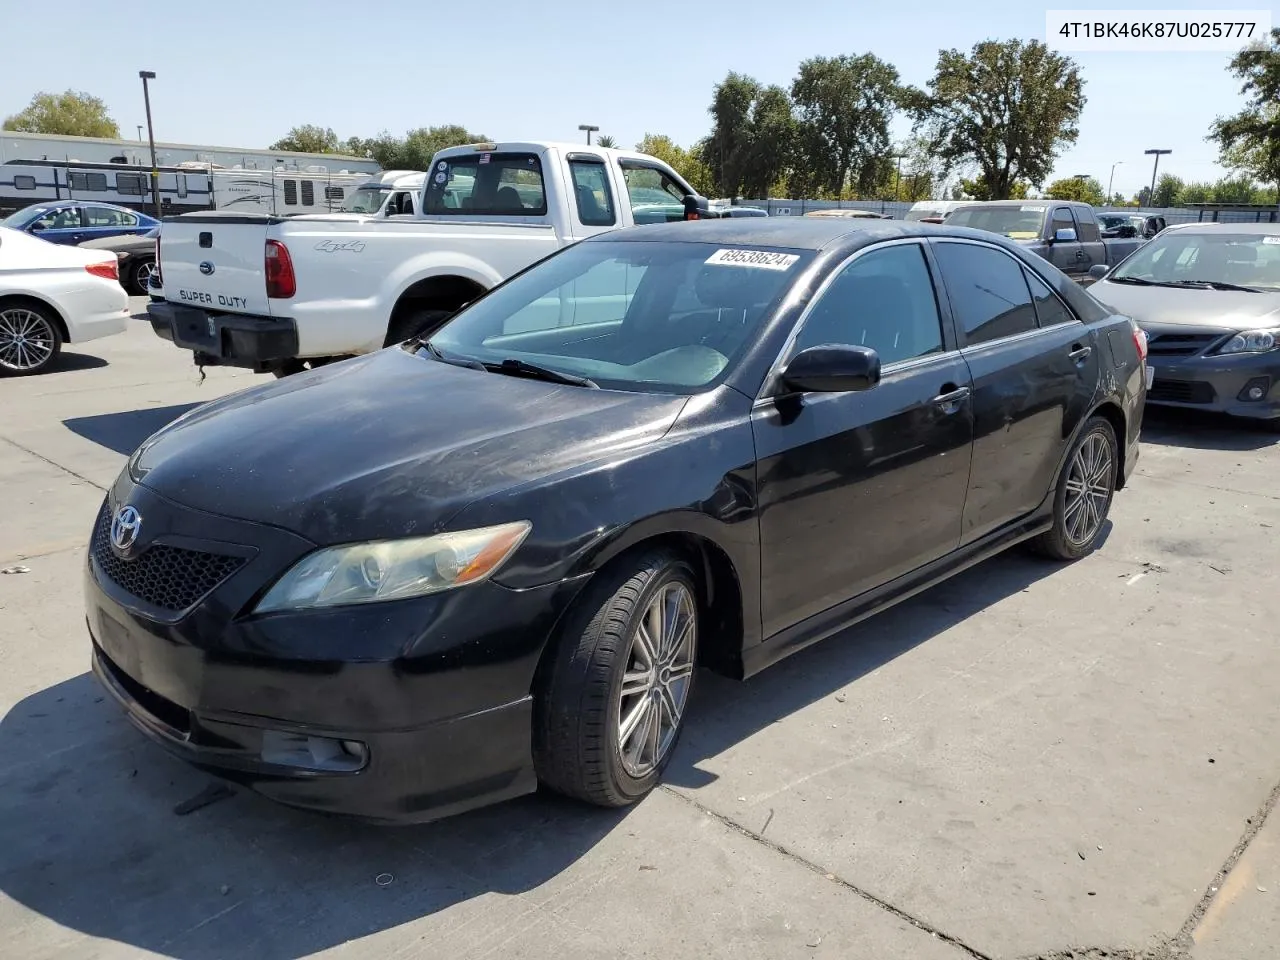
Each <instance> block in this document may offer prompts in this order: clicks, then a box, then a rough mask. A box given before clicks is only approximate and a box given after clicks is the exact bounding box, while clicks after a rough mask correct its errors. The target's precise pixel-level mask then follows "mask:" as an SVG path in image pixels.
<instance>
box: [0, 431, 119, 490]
mask: <svg viewBox="0 0 1280 960" xmlns="http://www.w3.org/2000/svg"><path fill="white" fill-rule="evenodd" d="M0 441H3V442H5V443H7V444H9V446H11V447H14V448H15V449H17V450H21V451H22V452H23V453H25V454H26V455H27V456H29V457H35V458H36V459H37V460H41V461H43V462H44V463H47V464H48V465H49V466H51V467H54V468H55V469H58V470H61V471H62V472H63V473H65V474H67V475H68V476H71V477H75V478H76V479H77V480H79V481H81V482H83V483H87V484H89V486H91V487H95V488H96V489H98V490H101V491H102V492H103V493H106V492H107V488H106V487H104V486H103V485H102V484H100V483H98V482H96V481H94V480H90V479H89V478H88V477H86V476H84V475H83V474H80V473H76V472H75V471H74V470H72V469H71V468H70V467H64V466H63V465H62V464H60V463H58V461H56V460H50V459H49V458H48V457H46V456H45V455H44V454H43V453H36V452H35V451H34V450H32V449H30V448H28V447H24V446H23V445H22V444H20V443H18V442H17V441H16V440H10V439H9V438H8V437H0Z"/></svg>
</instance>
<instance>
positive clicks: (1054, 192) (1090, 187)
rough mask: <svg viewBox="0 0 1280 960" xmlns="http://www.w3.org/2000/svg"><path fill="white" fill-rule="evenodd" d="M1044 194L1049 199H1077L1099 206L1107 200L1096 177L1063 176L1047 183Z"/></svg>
mask: <svg viewBox="0 0 1280 960" xmlns="http://www.w3.org/2000/svg"><path fill="white" fill-rule="evenodd" d="M1044 195H1045V196H1046V197H1047V198H1048V199H1050V200H1078V201H1079V202H1081V203H1088V204H1091V205H1092V206H1095V207H1100V206H1102V205H1103V204H1104V203H1106V202H1107V195H1106V194H1105V193H1104V192H1103V190H1102V184H1101V183H1099V182H1098V180H1097V178H1096V177H1064V178H1063V179H1061V180H1055V181H1053V183H1051V184H1049V187H1048V189H1047V190H1045V192H1044Z"/></svg>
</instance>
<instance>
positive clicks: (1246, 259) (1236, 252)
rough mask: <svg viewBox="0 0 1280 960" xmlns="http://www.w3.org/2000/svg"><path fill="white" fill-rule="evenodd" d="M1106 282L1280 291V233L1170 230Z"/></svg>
mask: <svg viewBox="0 0 1280 960" xmlns="http://www.w3.org/2000/svg"><path fill="white" fill-rule="evenodd" d="M1107 279H1109V280H1125V279H1133V280H1146V281H1148V282H1149V283H1228V284H1233V285H1235V286H1244V287H1254V288H1257V289H1268V290H1280V230H1277V231H1276V233H1275V234H1271V235H1268V234H1263V233H1217V232H1214V233H1209V232H1199V231H1182V230H1178V231H1169V232H1167V233H1164V234H1161V235H1160V236H1158V237H1156V238H1155V239H1154V240H1152V241H1151V242H1150V243H1148V244H1146V245H1145V246H1142V247H1139V248H1138V251H1137V252H1136V253H1135V254H1134V255H1133V256H1131V257H1130V258H1129V259H1127V260H1126V261H1125V262H1124V263H1122V264H1121V265H1120V266H1119V267H1118V268H1117V269H1116V271H1115V272H1114V273H1113V274H1112V275H1111V276H1110V277H1108V278H1107Z"/></svg>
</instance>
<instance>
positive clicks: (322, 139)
mask: <svg viewBox="0 0 1280 960" xmlns="http://www.w3.org/2000/svg"><path fill="white" fill-rule="evenodd" d="M339 146H340V144H339V143H338V135H337V134H336V133H334V132H333V128H332V127H318V126H316V125H315V124H311V123H305V124H303V125H302V126H300V127H294V128H293V129H292V130H290V131H289V132H288V133H287V134H285V135H284V136H283V137H281V138H280V139H279V140H277V141H276V142H275V143H273V144H272V145H271V146H269V147H268V148H267V149H268V150H293V151H295V152H296V153H337V152H338V148H339Z"/></svg>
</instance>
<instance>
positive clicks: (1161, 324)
mask: <svg viewBox="0 0 1280 960" xmlns="http://www.w3.org/2000/svg"><path fill="white" fill-rule="evenodd" d="M1094 270H1095V276H1096V277H1097V278H1098V282H1097V283H1096V284H1094V286H1093V288H1092V292H1093V294H1094V295H1095V296H1097V297H1098V298H1099V299H1101V300H1102V301H1104V302H1105V303H1108V304H1110V305H1111V306H1112V307H1113V308H1115V309H1116V310H1119V311H1121V312H1123V313H1126V314H1128V315H1129V316H1131V317H1133V318H1134V319H1135V320H1137V322H1138V324H1139V325H1140V326H1141V327H1142V329H1143V330H1145V331H1146V332H1147V336H1148V338H1149V341H1150V347H1149V349H1150V364H1151V369H1152V370H1153V371H1154V381H1153V383H1152V385H1151V390H1150V391H1149V392H1148V394H1147V402H1148V403H1155V404H1161V405H1166V406H1174V407H1188V408H1194V409H1200V410H1216V411H1219V412H1222V413H1229V414H1232V415H1233V416H1237V417H1249V418H1252V419H1256V420H1258V421H1261V422H1263V423H1265V424H1267V425H1269V426H1270V427H1271V428H1272V429H1276V430H1280V224H1275V223H1186V224H1175V225H1174V226H1172V227H1169V228H1167V229H1166V230H1164V231H1163V232H1162V233H1161V234H1160V235H1159V236H1158V237H1156V238H1155V239H1154V240H1152V241H1151V242H1150V243H1149V244H1147V245H1146V246H1145V247H1143V248H1142V249H1141V250H1139V251H1138V252H1137V253H1135V254H1133V256H1131V257H1129V259H1127V260H1125V261H1124V262H1123V263H1122V264H1120V265H1119V266H1118V267H1116V268H1115V269H1114V270H1111V271H1107V270H1106V269H1105V268H1102V267H1094Z"/></svg>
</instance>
